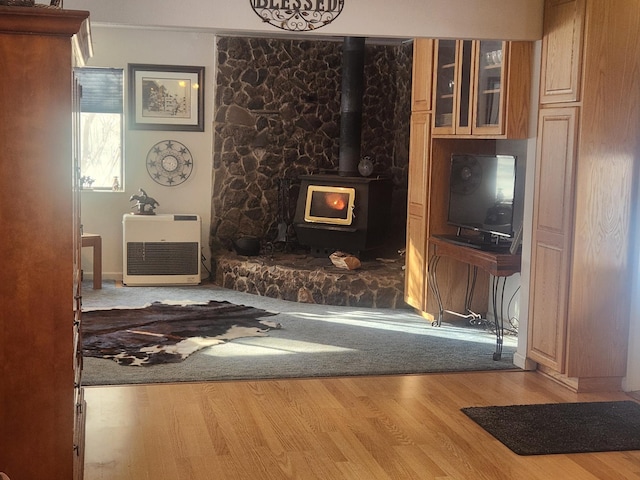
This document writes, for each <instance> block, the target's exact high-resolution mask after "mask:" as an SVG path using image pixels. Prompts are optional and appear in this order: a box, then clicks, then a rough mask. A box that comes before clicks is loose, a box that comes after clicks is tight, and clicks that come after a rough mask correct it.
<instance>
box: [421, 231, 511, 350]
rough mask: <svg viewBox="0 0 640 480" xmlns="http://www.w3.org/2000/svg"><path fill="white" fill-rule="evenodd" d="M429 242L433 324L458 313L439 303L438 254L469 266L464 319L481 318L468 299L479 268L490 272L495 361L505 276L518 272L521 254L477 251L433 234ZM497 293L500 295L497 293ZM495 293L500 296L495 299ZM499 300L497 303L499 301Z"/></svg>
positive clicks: (499, 342)
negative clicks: (435, 306)
mask: <svg viewBox="0 0 640 480" xmlns="http://www.w3.org/2000/svg"><path fill="white" fill-rule="evenodd" d="M429 243H430V244H431V245H432V246H433V249H434V253H433V256H432V257H431V258H430V259H429V286H430V287H431V291H432V292H433V294H434V296H435V297H436V300H437V302H438V309H439V312H438V318H437V320H435V321H434V322H433V325H435V326H440V325H441V324H442V317H443V314H444V312H447V313H453V314H455V315H460V314H458V313H457V312H453V311H451V310H445V308H444V306H443V305H442V297H441V295H440V290H439V289H438V281H437V276H436V270H437V268H438V262H439V261H440V258H441V257H450V258H453V259H455V260H458V261H460V262H463V263H466V264H467V265H469V267H470V270H469V278H468V279H467V296H466V300H465V309H466V314H465V315H462V316H463V317H466V318H480V316H479V315H478V314H477V313H474V312H473V311H471V300H472V299H473V291H474V287H475V279H476V277H477V273H478V269H479V268H480V269H482V270H484V271H485V272H488V273H489V274H490V275H491V302H492V306H493V312H494V316H495V330H496V351H495V353H494V354H493V359H494V360H500V358H502V342H503V336H504V311H503V310H504V289H505V284H506V279H507V277H509V276H511V275H513V274H514V273H518V272H519V271H520V261H521V255H520V254H519V253H517V254H511V253H509V251H507V252H506V253H503V252H502V251H499V252H492V251H486V250H480V249H478V248H473V247H469V246H464V245H459V244H456V243H453V242H452V241H451V240H449V239H446V238H443V237H438V236H432V237H430V238H429ZM499 294H500V295H499ZM498 296H499V297H500V298H499V299H498ZM498 300H499V301H500V303H499V304H498Z"/></svg>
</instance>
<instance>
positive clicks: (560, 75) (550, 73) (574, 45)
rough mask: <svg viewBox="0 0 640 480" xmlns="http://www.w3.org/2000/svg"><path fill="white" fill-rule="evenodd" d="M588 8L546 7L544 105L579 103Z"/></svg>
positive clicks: (574, 3) (575, 2) (557, 2)
mask: <svg viewBox="0 0 640 480" xmlns="http://www.w3.org/2000/svg"><path fill="white" fill-rule="evenodd" d="M585 6H586V1H585V0H553V1H547V2H546V3H545V6H544V8H545V17H544V41H543V42H542V65H541V68H540V103H541V104H546V103H559V102H576V101H578V100H579V98H580V80H581V71H580V69H581V67H582V35H583V29H584V20H585V18H584V14H585Z"/></svg>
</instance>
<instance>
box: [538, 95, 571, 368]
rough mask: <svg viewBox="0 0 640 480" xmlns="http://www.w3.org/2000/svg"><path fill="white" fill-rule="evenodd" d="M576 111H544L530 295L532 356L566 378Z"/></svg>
mask: <svg viewBox="0 0 640 480" xmlns="http://www.w3.org/2000/svg"><path fill="white" fill-rule="evenodd" d="M577 116H578V108H577V107H567V108H549V109H541V110H540V112H539V117H538V142H537V154H536V178H535V193H534V198H535V203H534V209H533V238H532V252H531V281H530V293H529V337H528V356H529V357H530V358H531V359H532V360H535V361H536V362H538V363H541V364H543V365H546V366H547V367H550V368H553V369H554V370H556V371H557V372H560V373H564V369H565V353H566V352H565V346H566V336H567V307H568V288H569V269H570V261H571V242H572V225H573V198H574V178H573V176H574V164H575V159H576V139H577V135H578V133H577Z"/></svg>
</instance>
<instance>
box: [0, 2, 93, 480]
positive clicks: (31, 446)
mask: <svg viewBox="0 0 640 480" xmlns="http://www.w3.org/2000/svg"><path fill="white" fill-rule="evenodd" d="M88 18H89V13H88V12H84V11H72V10H64V9H58V8H48V7H44V6H38V5H37V6H35V7H14V6H0V151H1V155H0V166H1V168H0V172H1V175H0V225H1V228H2V230H1V232H0V252H2V257H1V260H0V472H4V473H6V474H7V475H8V476H9V477H10V478H11V479H12V480H14V479H20V480H41V479H45V478H55V479H72V478H74V479H79V478H82V467H83V449H84V446H83V444H84V438H83V431H84V402H83V399H82V389H81V383H80V372H81V365H82V363H81V361H82V353H81V350H80V345H79V339H80V337H79V326H80V275H79V271H80V269H79V250H80V228H79V227H80V225H79V202H78V191H77V186H76V185H77V180H78V168H77V152H78V151H77V148H76V147H75V140H74V138H75V134H74V130H75V129H76V128H77V113H76V112H77V110H76V105H77V98H78V96H77V95H78V93H77V88H76V87H75V84H74V79H73V67H74V66H76V65H80V64H81V62H83V59H84V58H86V57H88V56H89V54H90V51H91V46H90V35H89V20H88Z"/></svg>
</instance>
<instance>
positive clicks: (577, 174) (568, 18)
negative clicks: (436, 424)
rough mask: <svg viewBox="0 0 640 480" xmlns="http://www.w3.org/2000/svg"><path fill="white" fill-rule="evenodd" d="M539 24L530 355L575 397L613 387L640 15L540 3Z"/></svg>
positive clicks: (582, 4)
mask: <svg viewBox="0 0 640 480" xmlns="http://www.w3.org/2000/svg"><path fill="white" fill-rule="evenodd" d="M544 25H545V32H544V39H543V52H545V56H544V58H542V65H543V66H544V67H543V72H542V80H541V85H540V88H541V96H540V100H541V105H540V110H539V122H538V123H539V131H538V141H537V143H538V151H537V171H536V180H535V193H534V224H533V238H532V246H533V250H532V261H531V278H530V285H531V290H530V297H529V325H528V329H529V331H528V333H529V335H528V356H529V357H530V358H532V359H534V360H536V361H537V362H538V363H539V368H540V370H543V371H545V372H546V373H548V374H550V375H553V376H554V377H556V378H557V379H559V380H560V381H563V382H564V383H566V384H567V385H568V386H570V387H571V388H573V389H575V390H578V391H587V390H603V389H617V388H620V382H621V378H622V377H623V376H624V375H625V369H626V362H627V340H628V328H629V316H630V306H631V290H630V286H631V275H632V271H633V270H632V269H633V265H634V262H633V258H634V257H633V255H632V254H633V249H632V247H633V245H632V242H631V239H632V229H633V228H632V227H633V225H634V222H635V221H636V217H635V216H634V215H635V214H634V212H635V208H636V206H637V204H638V198H637V189H636V188H635V186H634V180H635V179H636V178H637V176H636V172H637V171H638V168H639V167H640V165H639V164H638V162H639V161H640V159H639V157H638V141H637V136H638V132H639V131H640V111H639V110H638V108H637V105H638V104H639V103H640V89H638V86H637V75H636V74H631V73H629V72H638V71H640V42H638V39H639V38H640V15H638V8H637V2H635V1H633V0H620V1H616V2H602V1H599V0H565V1H557V0H547V1H546V3H545V21H544ZM577 32H582V34H578V33H577ZM575 49H578V50H575ZM603 52H606V54H603ZM562 59H564V60H562ZM578 59H580V60H578ZM569 60H571V61H572V62H574V63H573V64H571V65H568V64H567V63H566V62H567V61H569ZM575 62H577V63H575ZM580 64H581V66H580ZM576 82H577V83H576Z"/></svg>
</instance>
